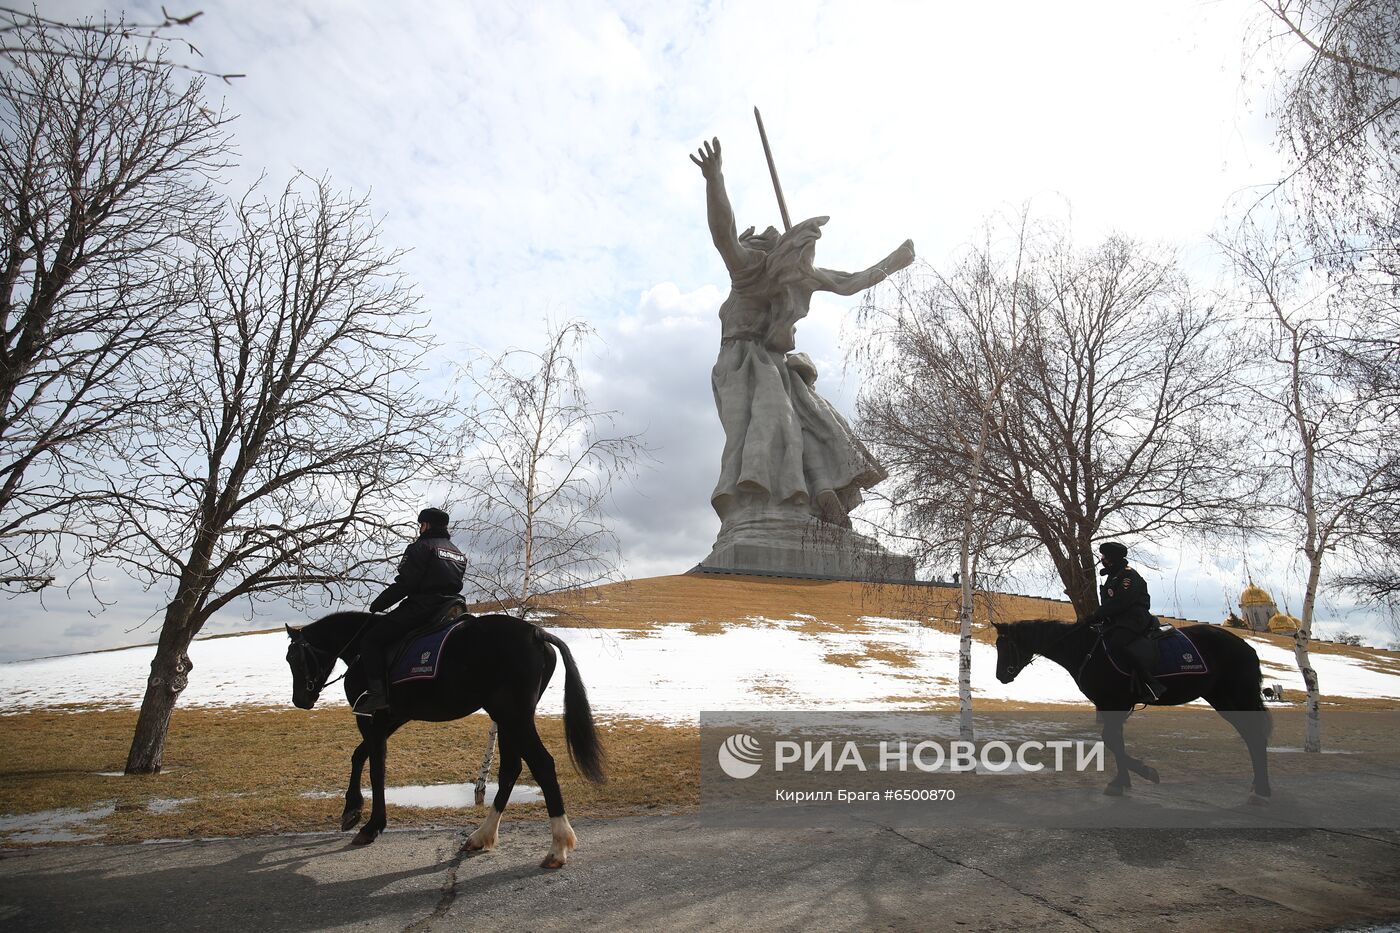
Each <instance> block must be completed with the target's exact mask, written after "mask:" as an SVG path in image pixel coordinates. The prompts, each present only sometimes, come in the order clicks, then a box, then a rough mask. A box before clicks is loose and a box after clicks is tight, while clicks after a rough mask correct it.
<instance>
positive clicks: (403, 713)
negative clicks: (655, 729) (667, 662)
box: [287, 612, 604, 868]
mask: <svg viewBox="0 0 1400 933" xmlns="http://www.w3.org/2000/svg"><path fill="white" fill-rule="evenodd" d="M374 618H375V617H374V616H372V615H371V614H370V613H367V612H337V613H335V614H333V615H328V616H326V617H325V618H323V619H318V620H316V621H315V622H312V623H310V624H309V625H306V626H303V627H302V628H292V627H291V626H290V625H289V626H287V634H288V635H289V636H290V637H291V640H292V643H291V646H290V647H289V648H288V649H287V664H288V665H290V666H291V669H292V703H294V704H295V705H296V706H298V707H299V708H301V709H311V707H313V706H314V705H315V704H316V699H317V698H318V697H319V696H320V694H321V691H322V690H323V689H324V688H325V686H326V678H327V677H329V676H330V673H331V670H332V669H333V668H334V667H335V660H336V658H340V659H341V660H342V661H345V662H346V664H347V665H348V670H347V673H346V675H345V696H346V699H347V700H350V701H352V702H353V700H354V699H355V698H356V697H358V696H359V695H360V694H361V693H362V692H364V689H365V675H364V672H363V671H362V670H361V669H360V665H359V664H358V663H355V662H356V661H357V658H358V655H359V642H360V636H361V634H362V633H363V632H364V630H365V627H366V624H367V623H368V622H370V621H371V620H372V619H374ZM551 645H552V646H553V647H554V648H557V649H558V650H559V653H560V654H561V655H562V656H563V658H564V736H565V738H566V740H567V742H568V747H569V756H570V758H572V759H573V762H574V766H575V767H576V768H578V770H579V771H580V772H581V773H582V774H583V776H584V777H586V778H588V779H589V780H590V781H593V782H595V783H601V782H602V781H603V780H604V776H603V749H602V746H601V745H600V744H599V742H598V733H597V731H596V730H595V729H594V726H593V713H592V710H591V709H590V708H589V705H588V693H587V691H585V689H584V686H583V680H582V679H580V677H579V674H578V668H577V667H575V665H574V658H573V655H572V654H571V653H570V651H569V646H568V645H566V644H565V643H564V642H563V641H561V640H559V639H558V638H556V637H555V636H554V635H551V634H550V633H548V632H546V631H545V630H544V629H542V628H540V627H539V626H537V625H533V624H531V623H529V622H526V621H525V620H524V619H517V618H515V617H514V616H507V615H485V616H478V617H475V618H472V619H470V620H468V621H467V622H465V623H464V624H463V625H462V626H461V627H459V628H458V629H456V630H455V631H454V632H453V633H452V634H451V636H449V638H448V641H447V643H446V644H445V645H444V646H443V653H442V656H441V657H442V660H441V662H440V667H439V670H438V674H437V677H436V678H435V679H433V680H425V681H420V682H417V683H407V684H397V685H393V686H391V687H390V688H389V700H390V702H391V703H392V708H391V709H389V710H387V711H385V712H382V713H377V714H375V715H374V716H373V717H372V718H369V717H364V716H356V717H355V723H356V725H358V726H359V727H360V735H361V736H362V737H363V738H364V741H362V742H361V743H360V744H359V746H358V747H357V748H356V749H355V751H354V754H352V755H351V756H350V786H349V787H348V788H347V789H346V791H345V811H344V813H343V814H342V815H341V821H340V826H341V829H342V830H347V829H350V828H351V827H353V826H355V825H356V824H357V823H359V821H360V812H361V810H362V809H363V807H364V796H363V795H362V794H361V793H360V773H361V771H362V769H363V768H364V764H365V759H366V758H368V759H369V776H370V782H371V784H372V786H373V807H372V809H371V811H370V818H369V822H368V823H366V824H365V825H364V826H363V827H361V829H360V831H359V833H358V834H357V835H356V836H355V839H354V844H356V845H366V844H368V843H371V842H373V841H374V840H375V838H376V837H378V835H379V834H380V833H381V832H383V830H384V826H385V824H386V822H387V817H386V816H385V811H384V759H385V753H386V748H387V745H388V741H389V736H391V735H393V734H394V732H395V731H396V730H397V729H398V728H399V727H400V726H402V725H403V724H404V723H406V722H409V721H410V720H415V719H416V720H426V721H429V722H447V721H449V720H453V719H460V718H462V717H463V716H467V715H470V714H471V713H474V712H476V711H477V710H478V709H484V710H486V712H487V714H488V715H489V716H490V717H491V718H492V719H493V720H495V722H496V724H497V727H498V730H499V741H500V753H501V757H500V773H499V777H498V783H499V787H498V790H497V791H496V798H495V800H494V801H493V802H492V807H491V810H490V812H489V813H488V814H487V817H486V820H485V821H484V822H483V823H482V824H481V826H479V827H478V828H477V830H476V831H475V832H473V833H472V834H471V836H469V837H468V838H467V849H469V850H474V849H490V848H493V847H494V846H495V845H496V836H497V831H498V829H499V827H500V822H501V814H502V813H503V812H504V811H505V808H506V802H507V801H508V800H509V799H510V792H511V788H512V787H513V786H514V785H515V781H516V778H518V777H519V776H520V765H521V760H522V759H523V760H524V762H525V763H526V764H528V765H529V766H530V773H531V774H533V775H534V777H535V782H536V783H537V784H539V786H540V790H541V791H543V793H544V802H545V807H546V809H547V810H548V811H549V826H550V832H551V834H552V836H553V844H552V845H551V846H550V849H549V854H548V855H546V856H545V858H544V861H542V862H541V863H540V864H541V866H543V867H545V868H560V867H562V866H563V865H564V863H565V862H566V861H567V860H568V857H569V850H570V849H573V848H574V847H575V846H576V845H577V844H578V839H577V837H575V836H574V831H573V829H571V828H570V826H569V819H568V817H566V816H565V815H564V798H563V795H562V794H560V792H559V780H558V778H557V777H556V776H555V771H554V757H553V756H552V755H550V753H549V750H548V749H546V748H545V747H544V743H543V742H541V741H540V736H539V733H538V732H536V731H535V707H536V706H537V705H538V704H539V700H540V696H541V695H542V694H543V693H544V689H545V687H546V686H548V685H549V678H550V677H551V676H552V675H553V673H554V662H555V658H554V651H553V650H551V647H550V646H551Z"/></svg>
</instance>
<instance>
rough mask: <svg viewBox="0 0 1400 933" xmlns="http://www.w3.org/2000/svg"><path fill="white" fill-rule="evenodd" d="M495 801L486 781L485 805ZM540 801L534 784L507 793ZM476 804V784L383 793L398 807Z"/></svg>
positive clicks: (516, 799)
mask: <svg viewBox="0 0 1400 933" xmlns="http://www.w3.org/2000/svg"><path fill="white" fill-rule="evenodd" d="M367 790H368V789H366V791H367ZM302 796H303V797H312V798H322V797H341V796H344V795H343V794H342V793H341V792H340V791H331V790H312V791H307V792H306V793H304V794H302ZM366 797H368V792H366ZM495 797H496V784H495V782H494V781H488V782H487V783H486V803H487V804H488V805H489V804H490V803H491V801H492V800H493V799H495ZM543 799H544V794H543V793H542V792H541V791H540V789H539V788H538V787H535V786H534V785H533V784H516V785H515V786H514V787H512V788H511V789H510V802H511V803H529V802H530V801H532V800H543ZM475 800H476V785H475V784H428V785H422V784H411V785H408V786H406V787H386V788H385V789H384V802H385V803H392V804H394V805H395V806H399V807H458V808H460V807H471V806H475Z"/></svg>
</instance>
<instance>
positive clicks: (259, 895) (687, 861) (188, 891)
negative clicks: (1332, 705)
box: [0, 817, 1400, 933]
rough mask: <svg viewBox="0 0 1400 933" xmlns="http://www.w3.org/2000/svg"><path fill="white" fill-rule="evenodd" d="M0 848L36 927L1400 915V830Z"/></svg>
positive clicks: (538, 828)
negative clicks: (553, 857) (554, 844)
mask: <svg viewBox="0 0 1400 933" xmlns="http://www.w3.org/2000/svg"><path fill="white" fill-rule="evenodd" d="M575 828H576V830H577V831H578V835H579V838H580V841H581V847H580V849H579V850H578V851H577V852H576V853H575V854H574V857H573V859H572V861H571V862H570V864H569V866H568V867H567V868H565V869H563V870H562V871H555V872H546V871H543V870H541V869H539V868H537V867H536V863H537V862H538V860H539V858H540V857H541V856H542V855H543V853H544V851H545V849H546V848H547V843H548V831H547V828H546V827H545V825H544V824H542V823H520V824H515V823H511V822H509V821H507V823H506V824H505V827H504V828H503V833H502V840H501V846H500V848H498V849H497V850H496V851H494V852H491V853H482V854H473V855H471V856H465V855H464V853H462V851H461V843H462V840H463V839H464V838H465V835H464V833H461V832H449V831H445V830H443V831H435V832H425V831H404V832H389V833H387V834H386V835H384V836H383V837H381V838H380V840H379V841H378V842H377V843H375V844H374V845H373V846H370V847H368V848H364V849H352V848H349V847H347V845H346V843H347V841H348V836H340V835H306V836H274V837H262V838H255V839H228V840H214V841H206V842H182V843H168V844H153V845H144V846H85V847H63V848H45V849H28V850H9V851H5V852H0V928H3V929H5V930H7V931H21V930H23V931H29V930H85V931H100V930H141V931H152V933H154V931H160V930H181V931H186V930H201V931H204V930H208V931H225V930H228V931H238V933H248V931H254V933H272V931H280V930H333V931H351V930H374V931H379V930H393V931H420V930H421V931H429V930H443V931H447V930H454V931H457V930H463V929H488V930H491V929H510V930H565V929H567V930H579V929H609V930H618V929H629V928H631V929H666V930H689V929H721V930H723V929H740V928H747V929H774V928H790V929H797V928H805V929H813V928H816V929H822V930H845V929H862V930H869V929H894V930H902V929H923V930H968V931H971V930H1009V929H1030V928H1034V929H1037V930H1052V931H1054V930H1075V931H1083V930H1113V931H1122V930H1159V929H1163V930H1173V929H1174V930H1191V931H1197V930H1230V931H1239V930H1255V929H1257V930H1270V931H1288V930H1331V929H1338V928H1342V927H1347V928H1351V927H1372V928H1374V927H1375V926H1376V925H1379V924H1383V923H1389V922H1393V921H1395V920H1396V919H1397V918H1400V831H1393V830H1385V831H1377V830H1369V831H1341V830H1298V829H1292V830H1285V829H1254V830H1248V829H1234V830H1203V829H1196V830H1047V829H1041V830H1034V831H1011V830H1003V831H968V830H948V829H944V830H936V829H923V830H912V829H899V830H894V829H889V828H885V827H881V826H877V825H867V826H864V827H861V828H858V829H844V830H794V829H782V830H779V829H770V830H745V829H725V828H715V827H711V826H702V825H701V824H700V823H699V822H698V821H697V820H696V819H695V818H694V817H637V818H631V819H622V820H608V821H591V820H578V821H577V822H576V823H575Z"/></svg>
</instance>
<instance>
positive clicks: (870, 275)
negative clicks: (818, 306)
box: [816, 240, 914, 295]
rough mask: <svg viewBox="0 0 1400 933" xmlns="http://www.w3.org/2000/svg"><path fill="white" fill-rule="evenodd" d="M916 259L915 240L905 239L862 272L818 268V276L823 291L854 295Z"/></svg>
mask: <svg viewBox="0 0 1400 933" xmlns="http://www.w3.org/2000/svg"><path fill="white" fill-rule="evenodd" d="M913 261H914V241H913V240H905V241H904V242H903V243H901V244H899V249H897V250H895V251H894V252H893V253H890V254H889V255H888V256H886V257H885V258H884V259H882V260H880V261H879V262H877V263H876V264H875V265H873V266H871V267H870V268H869V269H866V270H864V271H862V272H837V271H836V270H835V269H818V270H816V271H817V277H818V278H819V279H822V280H823V281H822V285H821V291H825V292H835V293H836V294H838V295H854V294H856V293H857V292H863V291H865V290H866V289H867V288H870V287H871V286H872V285H878V284H879V283H881V282H883V281H884V280H885V279H887V278H889V277H890V276H891V275H894V274H895V273H896V272H898V271H899V270H900V269H903V268H904V267H905V266H907V265H909V264H910V263H911V262H913Z"/></svg>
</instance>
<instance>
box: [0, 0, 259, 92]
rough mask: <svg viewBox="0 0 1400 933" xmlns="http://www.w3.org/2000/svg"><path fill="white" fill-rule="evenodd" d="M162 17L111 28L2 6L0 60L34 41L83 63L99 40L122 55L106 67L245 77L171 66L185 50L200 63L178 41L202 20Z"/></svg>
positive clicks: (189, 46) (184, 41)
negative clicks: (111, 44)
mask: <svg viewBox="0 0 1400 933" xmlns="http://www.w3.org/2000/svg"><path fill="white" fill-rule="evenodd" d="M160 14H161V18H160V20H159V21H156V20H154V19H151V20H134V21H128V20H127V19H126V17H125V16H123V17H121V18H119V19H118V20H117V21H116V22H111V21H110V20H108V19H106V18H105V17H104V18H102V19H90V18H89V19H84V20H60V19H54V18H53V17H50V16H41V15H40V14H39V8H38V7H37V6H32V7H30V8H29V9H28V10H22V9H19V8H18V7H9V6H0V59H13V58H17V57H22V56H23V55H24V54H25V53H26V49H27V48H28V46H29V44H30V43H32V42H34V41H35V40H36V39H37V40H41V41H43V42H45V43H47V44H49V45H51V46H52V47H53V48H54V50H55V52H56V53H57V54H58V55H60V56H62V57H65V58H72V59H75V60H82V59H84V58H86V57H87V51H86V48H87V42H88V40H89V39H91V38H92V37H94V36H102V37H107V38H111V39H115V40H117V41H118V44H119V46H120V48H121V49H122V51H121V52H120V53H115V52H114V53H112V54H111V55H109V57H108V61H109V62H115V61H118V60H121V61H124V62H126V63H127V64H128V65H136V66H137V67H141V68H146V69H149V70H151V71H157V72H158V71H162V70H168V69H170V68H178V69H181V70H184V71H189V72H192V73H194V74H198V75H206V76H211V77H216V78H221V79H222V80H224V81H231V80H232V79H234V78H241V77H244V76H243V75H241V74H218V73H216V72H213V71H209V70H207V69H204V68H199V67H197V66H194V65H189V64H176V63H173V62H171V61H170V60H169V59H168V56H169V55H170V54H171V53H172V51H174V50H175V49H176V48H180V49H183V50H184V51H185V52H187V53H189V54H190V55H193V56H195V57H202V55H203V53H201V52H200V51H199V49H198V48H197V47H196V46H195V44H194V43H193V42H191V41H190V40H189V39H188V38H186V37H184V36H181V35H178V32H179V31H180V30H181V29H183V28H185V27H187V26H189V25H190V24H191V23H193V22H194V21H195V20H197V19H199V17H201V16H203V15H204V14H203V13H202V12H199V11H196V12H194V13H189V14H186V15H184V16H178V15H176V14H173V13H170V12H168V11H167V10H166V9H165V7H161V8H160Z"/></svg>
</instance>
